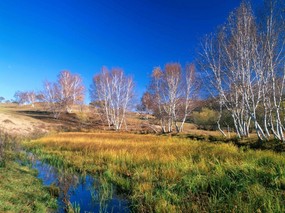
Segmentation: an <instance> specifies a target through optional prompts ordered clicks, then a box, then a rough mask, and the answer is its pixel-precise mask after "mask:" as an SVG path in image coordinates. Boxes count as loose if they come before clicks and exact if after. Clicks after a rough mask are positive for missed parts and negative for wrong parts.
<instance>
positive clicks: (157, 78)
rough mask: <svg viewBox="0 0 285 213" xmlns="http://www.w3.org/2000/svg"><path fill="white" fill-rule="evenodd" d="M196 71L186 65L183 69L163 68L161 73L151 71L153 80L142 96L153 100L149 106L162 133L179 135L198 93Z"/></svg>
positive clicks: (171, 64) (172, 64)
mask: <svg viewBox="0 0 285 213" xmlns="http://www.w3.org/2000/svg"><path fill="white" fill-rule="evenodd" d="M195 80H196V79H195V68H194V66H193V65H189V66H186V68H185V69H184V70H183V69H182V67H181V65H180V64H178V63H169V64H166V65H165V68H164V70H162V69H161V68H154V70H153V73H152V80H151V83H150V86H149V89H148V91H147V92H146V93H145V95H146V94H148V96H152V98H151V99H150V98H148V99H149V100H151V102H153V103H152V104H151V103H150V104H148V105H149V107H151V108H152V111H153V114H154V115H155V116H156V118H157V119H159V122H160V125H161V130H162V132H172V131H173V130H175V131H176V132H181V131H182V130H183V126H184V123H185V121H186V119H187V117H188V116H189V114H190V113H191V112H192V110H193V106H194V104H193V103H194V100H193V99H194V97H195V95H196V91H197V85H198V84H197V83H196V81H195Z"/></svg>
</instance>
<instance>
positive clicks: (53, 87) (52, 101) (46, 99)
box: [41, 81, 62, 119]
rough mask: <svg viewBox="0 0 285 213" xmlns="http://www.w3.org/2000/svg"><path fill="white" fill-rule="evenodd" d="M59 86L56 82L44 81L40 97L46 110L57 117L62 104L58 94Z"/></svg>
mask: <svg viewBox="0 0 285 213" xmlns="http://www.w3.org/2000/svg"><path fill="white" fill-rule="evenodd" d="M59 93H60V92H59V87H58V85H57V84H56V83H51V82H48V81H46V82H44V89H43V91H42V92H41V98H42V101H43V103H44V104H45V107H46V109H47V110H49V111H51V112H52V113H53V116H54V118H56V119H57V118H58V117H59V115H60V113H61V112H62V105H61V101H60V95H59Z"/></svg>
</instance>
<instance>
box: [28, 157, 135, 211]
mask: <svg viewBox="0 0 285 213" xmlns="http://www.w3.org/2000/svg"><path fill="white" fill-rule="evenodd" d="M32 167H33V168H34V169H36V170H37V171H38V178H39V179H41V180H42V182H43V184H44V185H46V186H50V185H55V186H56V187H58V188H59V189H60V193H59V197H58V206H59V208H58V210H57V212H60V213H61V212H65V209H66V207H67V205H72V206H73V207H75V209H76V208H77V209H79V208H80V212H114V213H115V212H118V213H125V212H129V207H128V205H129V202H128V201H127V200H126V199H123V198H120V197H119V196H117V195H116V193H115V192H114V190H113V188H114V187H112V186H111V185H109V186H108V187H107V190H106V189H105V188H106V187H105V186H104V187H103V186H102V185H101V184H100V182H99V181H98V180H97V179H95V178H93V177H91V176H90V175H85V176H83V175H80V174H78V173H74V172H67V171H62V170H58V169H57V168H55V167H53V166H51V165H49V164H47V163H43V162H41V161H39V160H34V161H33V164H32ZM104 189H105V190H104Z"/></svg>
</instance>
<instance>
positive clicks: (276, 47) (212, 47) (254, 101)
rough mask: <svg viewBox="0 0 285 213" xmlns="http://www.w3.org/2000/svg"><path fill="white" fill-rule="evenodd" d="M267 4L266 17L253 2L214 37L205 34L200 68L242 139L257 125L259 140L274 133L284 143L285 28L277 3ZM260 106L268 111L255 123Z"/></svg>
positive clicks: (268, 0)
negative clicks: (257, 12) (254, 7)
mask: <svg viewBox="0 0 285 213" xmlns="http://www.w3.org/2000/svg"><path fill="white" fill-rule="evenodd" d="M265 2H266V3H267V4H268V5H267V7H266V8H265V12H263V14H262V16H255V15H254V13H253V11H252V9H251V6H250V4H249V3H245V2H243V3H242V4H241V5H240V7H239V8H238V9H237V10H235V11H234V12H233V13H231V15H230V17H229V19H228V22H227V23H226V24H225V25H223V26H222V27H220V29H219V30H218V32H217V33H216V34H211V35H210V36H207V38H206V39H205V41H204V43H203V44H202V51H201V53H200V55H201V60H200V65H201V69H202V70H203V71H204V73H206V74H205V76H206V77H207V78H206V79H207V80H208V81H209V82H210V85H211V86H212V87H211V92H212V95H213V96H218V97H219V104H220V109H221V111H222V110H223V109H225V110H227V111H229V112H230V113H231V115H232V118H233V121H234V125H235V129H236V133H237V135H238V136H239V137H248V136H249V129H250V126H251V125H253V127H254V129H255V131H256V133H257V135H258V137H259V139H260V140H267V139H268V138H269V137H270V134H271V132H272V133H273V134H274V137H276V138H278V139H280V140H284V136H283V131H284V127H283V125H282V119H281V116H280V110H281V105H282V102H283V93H284V81H285V78H284V51H283V49H284V41H285V40H284V26H285V25H284V20H283V16H282V15H281V13H280V12H279V13H278V12H277V11H276V10H278V7H277V2H278V1H274V0H267V1H265ZM281 26H283V27H281ZM258 108H263V111H264V114H263V116H259V117H262V121H260V120H258V119H257V118H258V114H257V109H258ZM221 132H222V130H221ZM222 133H223V132H222ZM223 134H224V133H223Z"/></svg>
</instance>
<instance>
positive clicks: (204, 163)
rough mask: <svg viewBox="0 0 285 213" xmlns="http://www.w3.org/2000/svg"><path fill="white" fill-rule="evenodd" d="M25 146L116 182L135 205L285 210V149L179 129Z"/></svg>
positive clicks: (56, 138)
mask: <svg viewBox="0 0 285 213" xmlns="http://www.w3.org/2000/svg"><path fill="white" fill-rule="evenodd" d="M24 146H25V148H26V149H28V150H29V151H31V152H33V153H34V154H36V155H37V156H38V157H39V158H41V159H42V160H44V161H46V162H49V163H50V164H52V165H54V166H57V167H65V168H72V169H74V170H76V171H78V172H81V173H89V174H92V175H94V176H96V177H98V178H99V179H100V180H101V181H102V182H108V183H112V184H114V185H115V186H116V190H117V191H118V193H120V194H121V195H122V196H125V197H127V198H128V199H129V200H130V202H131V206H130V209H131V210H132V211H134V212H285V169H284V168H285V154H284V153H275V152H273V151H261V150H252V149H248V148H246V147H243V148H238V147H236V146H235V145H233V144H231V143H218V142H215V143H213V142H212V143H210V142H202V141H195V140H191V139H189V138H185V137H184V138H182V137H179V136H158V135H149V134H145V135H142V134H132V133H116V132H112V133H110V132H94V133H83V132H81V133H79V132H66V133H57V134H51V135H48V136H45V137H42V138H40V139H35V140H32V141H27V142H25V143H24Z"/></svg>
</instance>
